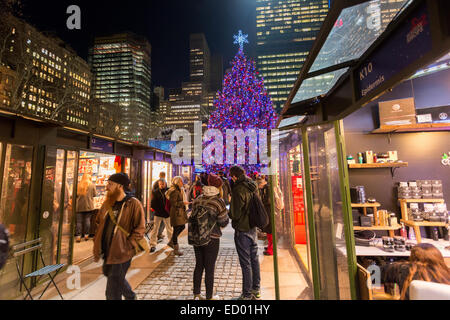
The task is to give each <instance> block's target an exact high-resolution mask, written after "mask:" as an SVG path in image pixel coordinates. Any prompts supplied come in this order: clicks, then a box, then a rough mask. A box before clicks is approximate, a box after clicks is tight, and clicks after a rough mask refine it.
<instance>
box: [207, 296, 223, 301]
mask: <svg viewBox="0 0 450 320" xmlns="http://www.w3.org/2000/svg"><path fill="white" fill-rule="evenodd" d="M206 300H222V299H221V298H220V296H218V295H215V296H212V298H211V299H206Z"/></svg>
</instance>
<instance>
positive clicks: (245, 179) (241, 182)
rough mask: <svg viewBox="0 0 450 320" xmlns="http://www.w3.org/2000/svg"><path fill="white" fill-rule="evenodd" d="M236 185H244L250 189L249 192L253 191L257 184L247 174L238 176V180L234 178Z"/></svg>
mask: <svg viewBox="0 0 450 320" xmlns="http://www.w3.org/2000/svg"><path fill="white" fill-rule="evenodd" d="M238 185H242V186H244V187H245V188H247V189H248V190H250V192H255V191H256V190H257V189H258V186H257V185H256V183H255V182H254V181H253V180H251V179H250V178H249V177H247V176H243V177H241V178H239V179H238V180H236V182H235V186H238Z"/></svg>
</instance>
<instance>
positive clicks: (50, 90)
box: [0, 0, 90, 123]
mask: <svg viewBox="0 0 450 320" xmlns="http://www.w3.org/2000/svg"><path fill="white" fill-rule="evenodd" d="M0 1H6V0H0ZM3 7H6V4H4V3H3ZM11 12H12V11H11V10H10V9H8V11H4V12H2V13H1V14H0V44H1V47H0V65H2V66H5V67H7V68H9V69H11V70H12V71H13V72H14V85H13V90H12V95H11V104H10V108H11V109H12V110H13V111H15V112H17V113H27V114H32V115H33V116H37V117H40V118H45V119H49V120H53V121H62V122H63V123H64V122H66V119H64V117H63V115H64V114H66V113H65V111H66V110H68V109H72V110H73V111H74V112H77V113H81V110H82V109H83V110H86V104H87V101H88V99H89V88H88V85H87V84H83V88H82V86H81V82H80V81H81V80H82V79H81V76H80V74H82V73H84V74H87V75H88V76H86V77H83V79H85V78H89V74H90V71H89V67H88V65H87V63H86V62H85V61H84V60H82V59H81V58H80V57H78V56H77V55H76V53H75V52H74V51H73V50H72V49H71V48H69V47H67V46H65V44H64V43H63V42H62V41H61V40H60V39H58V38H56V37H53V36H49V35H44V34H42V33H41V32H39V31H37V30H36V29H35V28H33V27H32V26H31V25H29V24H27V23H25V22H24V21H22V20H20V19H18V18H16V17H15V16H14V15H13V14H12V13H11ZM43 48H46V49H43ZM44 52H45V54H44ZM49 52H51V54H52V59H50V57H49V56H48V54H50V53H49ZM56 58H58V62H57V63H56V62H54V61H55V60H54V59H56ZM51 60H52V61H51ZM85 80H87V81H90V79H85ZM27 102H28V103H27ZM28 104H33V106H34V108H33V110H28V108H29V106H28Z"/></svg>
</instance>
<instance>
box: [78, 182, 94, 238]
mask: <svg viewBox="0 0 450 320" xmlns="http://www.w3.org/2000/svg"><path fill="white" fill-rule="evenodd" d="M96 196H97V191H96V190H95V184H93V183H92V177H91V175H90V174H87V173H85V174H83V177H82V178H81V181H80V183H79V184H78V189H77V217H76V219H77V227H76V233H75V236H76V241H77V242H80V241H81V237H84V239H85V240H86V241H87V240H88V239H89V230H90V228H91V217H92V214H93V213H94V197H96Z"/></svg>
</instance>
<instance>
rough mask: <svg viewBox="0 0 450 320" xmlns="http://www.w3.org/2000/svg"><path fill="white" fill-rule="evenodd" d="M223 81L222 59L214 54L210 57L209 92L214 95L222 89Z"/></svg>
mask: <svg viewBox="0 0 450 320" xmlns="http://www.w3.org/2000/svg"><path fill="white" fill-rule="evenodd" d="M222 81H223V57H222V56H221V55H218V54H215V55H212V56H211V74H210V81H209V91H211V92H214V93H216V92H217V91H218V90H220V89H222Z"/></svg>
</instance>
